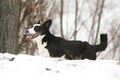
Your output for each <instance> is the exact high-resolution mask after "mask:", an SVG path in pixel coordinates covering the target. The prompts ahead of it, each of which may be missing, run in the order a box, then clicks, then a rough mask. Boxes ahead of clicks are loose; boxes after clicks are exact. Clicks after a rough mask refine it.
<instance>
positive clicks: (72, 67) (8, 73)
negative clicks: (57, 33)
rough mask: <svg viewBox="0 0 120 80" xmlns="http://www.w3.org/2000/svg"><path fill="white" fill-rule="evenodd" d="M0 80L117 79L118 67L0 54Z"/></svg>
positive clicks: (106, 62)
mask: <svg viewBox="0 0 120 80" xmlns="http://www.w3.org/2000/svg"><path fill="white" fill-rule="evenodd" d="M13 57H15V59H14V60H13V61H10V59H11V58H13ZM0 80H120V64H119V63H118V61H114V60H96V61H92V60H87V59H86V60H65V59H59V58H42V57H40V56H30V55H24V54H20V55H11V54H8V53H5V54H1V53H0Z"/></svg>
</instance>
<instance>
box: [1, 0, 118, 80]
mask: <svg viewBox="0 0 120 80" xmlns="http://www.w3.org/2000/svg"><path fill="white" fill-rule="evenodd" d="M39 19H40V20H41V22H44V21H46V20H48V19H52V20H53V24H52V27H51V28H50V32H51V33H52V34H54V35H56V36H60V37H63V38H64V39H67V40H80V41H87V42H88V43H90V44H99V43H100V34H101V33H107V34H108V44H107V48H106V50H104V51H102V52H98V53H97V59H96V60H89V59H84V60H67V59H64V57H59V58H58V57H57V58H52V57H50V56H48V57H43V56H42V55H41V54H46V53H43V52H41V50H42V49H41V50H38V47H39V46H37V44H36V43H35V41H34V40H28V39H26V38H25V32H26V29H28V28H30V27H32V25H33V24H34V23H36V22H37V21H38V20H39ZM40 43H41V42H40ZM47 54H48V53H47ZM0 80H120V0H0Z"/></svg>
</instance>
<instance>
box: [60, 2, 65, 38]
mask: <svg viewBox="0 0 120 80" xmlns="http://www.w3.org/2000/svg"><path fill="white" fill-rule="evenodd" d="M63 5H64V1H63V0H61V11H60V30H61V36H62V37H63V38H64V34H63Z"/></svg>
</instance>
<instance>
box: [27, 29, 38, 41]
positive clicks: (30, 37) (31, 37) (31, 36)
mask: <svg viewBox="0 0 120 80" xmlns="http://www.w3.org/2000/svg"><path fill="white" fill-rule="evenodd" d="M39 35H40V34H39V33H35V34H30V33H29V31H28V30H26V32H25V36H26V39H34V38H36V37H38V36H39Z"/></svg>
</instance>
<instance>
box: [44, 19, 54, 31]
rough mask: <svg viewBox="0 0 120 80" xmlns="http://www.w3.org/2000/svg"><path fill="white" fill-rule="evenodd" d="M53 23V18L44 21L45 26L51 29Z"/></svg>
mask: <svg viewBox="0 0 120 80" xmlns="http://www.w3.org/2000/svg"><path fill="white" fill-rule="evenodd" d="M51 24H52V20H51V19H49V20H47V21H46V22H45V23H44V26H45V27H46V28H47V29H49V28H50V26H51Z"/></svg>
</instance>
